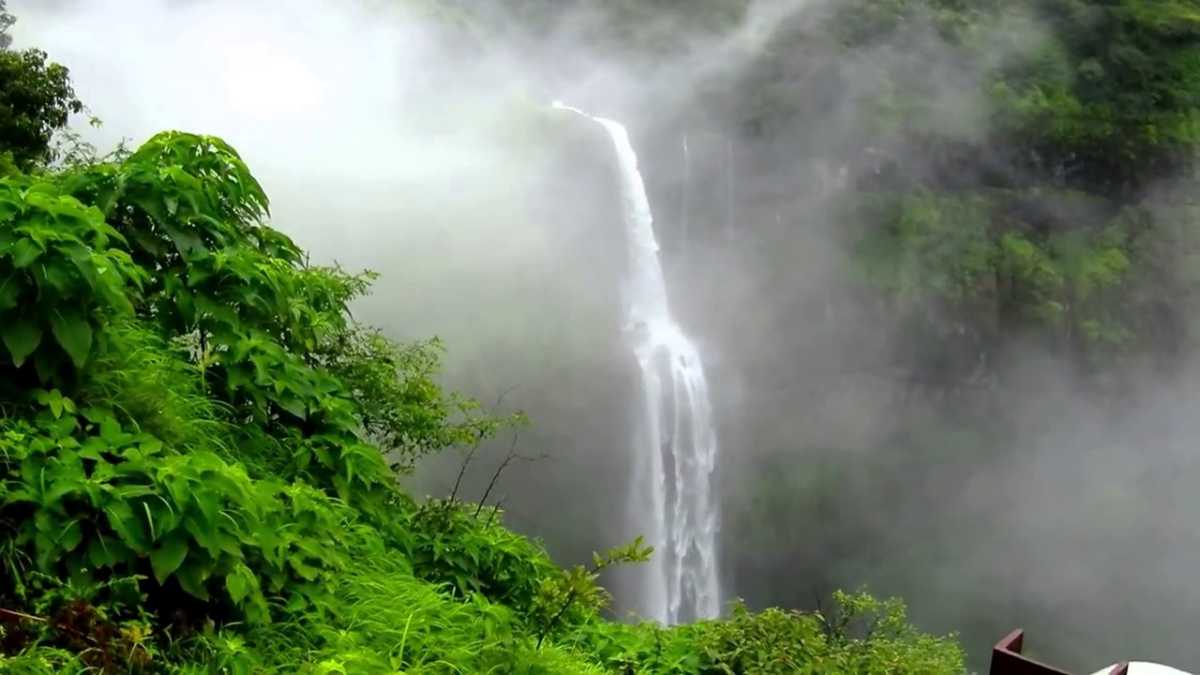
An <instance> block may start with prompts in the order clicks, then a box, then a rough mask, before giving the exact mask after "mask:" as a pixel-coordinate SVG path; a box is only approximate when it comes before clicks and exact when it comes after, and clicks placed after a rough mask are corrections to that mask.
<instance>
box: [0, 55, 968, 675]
mask: <svg viewBox="0 0 1200 675" xmlns="http://www.w3.org/2000/svg"><path fill="white" fill-rule="evenodd" d="M0 98H2V99H3V100H4V101H5V102H6V103H5V105H4V107H3V108H2V109H0V130H2V135H0V150H3V152H4V156H5V157H6V158H7V160H8V161H7V163H6V167H7V168H6V170H5V175H4V177H3V178H2V179H0V343H2V345H3V348H2V349H0V355H2V357H0V569H2V572H0V670H2V671H4V672H14V673H57V672H66V673H77V672H100V673H127V672H176V673H231V674H233V673H236V674H242V673H245V674H250V673H268V672H276V673H546V674H553V675H560V674H568V673H602V672H612V673H793V672H813V673H818V672H819V673H837V672H841V673H892V672H913V673H935V672H944V673H953V672H957V671H959V670H961V666H962V655H961V652H960V650H959V648H958V647H957V646H956V645H955V644H954V643H953V642H951V641H948V640H945V639H941V638H935V637H931V636H927V635H924V634H921V633H918V632H917V631H916V630H915V629H913V628H912V627H910V626H909V625H908V624H907V622H906V619H905V615H904V610H903V607H902V605H900V604H898V603H896V602H879V601H876V600H874V599H872V598H870V597H869V596H866V595H862V594H855V595H839V596H838V597H837V606H836V607H835V608H834V609H832V610H827V611H825V612H823V613H798V612H789V611H782V610H771V611H766V612H763V613H750V612H749V611H747V610H745V609H744V608H741V607H738V606H735V607H733V609H732V613H731V615H730V616H729V618H727V619H724V620H720V621H708V622H702V623H699V624H695V625H688V626H680V627H675V628H662V627H658V626H654V625H632V624H625V623H616V622H613V621H611V620H609V619H608V618H606V617H605V616H604V615H603V609H604V607H605V604H606V598H607V596H606V593H605V592H604V591H603V590H602V589H601V588H599V587H598V586H597V585H596V578H597V573H598V572H599V571H601V570H602V569H604V568H607V567H609V566H611V565H616V564H622V563H631V564H636V563H637V562H639V561H641V560H644V559H645V558H646V557H647V556H649V555H652V552H651V551H650V550H648V549H646V548H645V547H643V546H642V545H641V543H640V542H633V543H632V544H630V545H629V546H626V547H621V548H618V549H614V550H612V551H609V552H607V553H605V554H598V555H597V556H596V557H595V560H594V562H593V564H592V565H591V566H581V567H577V568H572V569H560V568H559V567H557V566H556V565H555V564H554V563H553V562H552V561H551V560H550V559H549V557H548V556H547V554H546V553H545V552H544V550H543V549H542V548H541V547H540V545H539V544H538V543H537V542H534V541H531V540H528V539H526V538H524V537H521V536H519V535H516V534H514V533H513V532H511V531H509V530H507V529H505V527H504V524H503V514H502V513H501V511H500V509H499V508H498V507H496V506H495V505H493V504H489V503H483V502H481V503H470V502H468V501H465V500H464V499H463V496H462V495H457V494H451V495H449V496H447V497H446V498H443V499H432V500H427V501H420V500H415V499H414V498H412V497H411V496H409V495H407V494H405V493H404V492H403V491H402V490H401V489H400V488H399V487H398V485H397V477H398V476H399V475H402V474H404V473H406V472H408V471H410V470H411V468H412V467H413V464H414V462H415V461H416V460H418V459H419V458H421V457H423V456H425V455H428V454H431V453H436V452H439V451H442V450H444V449H447V448H451V447H461V446H471V445H473V444H477V443H479V442H480V441H481V440H484V439H487V438H489V437H491V436H493V435H494V434H496V433H497V432H498V431H500V430H502V429H504V428H506V427H507V426H510V425H512V424H519V423H521V422H522V420H520V419H519V418H516V419H509V418H497V417H494V416H492V415H490V414H489V413H488V412H487V411H486V410H484V409H482V408H481V406H479V404H477V403H476V402H474V401H472V400H470V399H467V398H464V397H461V396H457V395H454V394H450V393H448V392H445V391H443V390H442V389H441V387H440V386H439V384H438V382H437V371H438V363H439V346H438V344H437V343H436V342H426V343H418V344H397V343H394V342H392V341H390V340H389V339H388V338H386V337H385V336H384V335H382V334H381V333H379V332H378V331H375V330H373V329H371V328H370V327H368V326H363V325H360V324H359V323H357V322H356V321H355V320H354V319H353V318H352V317H351V316H350V314H349V312H348V310H347V304H348V303H349V302H350V301H351V300H352V299H354V298H355V297H358V296H360V295H361V294H364V293H367V292H369V286H370V282H371V280H372V279H373V275H371V274H368V273H362V274H354V273H348V272H345V271H343V270H341V269H336V268H327V267H319V266H313V265H311V264H309V262H308V258H307V256H306V254H305V252H304V251H302V250H300V249H299V248H298V247H297V246H296V245H295V244H293V242H292V241H291V240H290V239H289V238H288V237H287V236H285V235H284V234H283V233H281V232H280V231H279V230H277V229H274V228H273V227H272V226H271V225H270V224H269V220H268V214H269V202H268V198H267V195H266V194H264V192H263V190H262V188H261V187H260V185H259V183H258V182H257V181H256V180H255V178H254V176H253V174H252V173H251V171H250V169H249V168H248V167H247V166H246V165H245V163H244V162H243V161H242V159H241V158H240V157H239V155H238V153H237V152H236V151H235V150H234V149H233V148H231V147H229V146H228V145H227V144H225V143H224V142H223V141H221V140H220V139H218V138H215V137H211V136H204V135H197V134H192V133H185V132H179V131H168V132H164V133H161V134H158V135H156V136H155V137H153V138H151V139H150V140H149V141H147V142H145V143H143V144H142V145H140V147H138V148H137V149H136V150H133V151H132V152H125V151H121V152H118V153H117V154H115V155H112V156H107V157H103V158H94V157H89V156H88V153H87V152H86V151H81V150H80V146H79V144H78V142H77V139H76V142H75V144H74V145H72V144H70V143H68V145H67V146H66V147H64V146H62V145H59V144H55V143H54V142H52V139H53V138H55V137H56V134H57V132H60V131H61V130H62V129H63V127H64V125H65V123H66V121H67V115H66V113H67V111H79V110H81V109H82V106H81V104H80V103H79V102H78V101H77V100H76V99H75V95H74V93H73V91H72V90H71V88H70V84H69V81H68V80H67V77H66V71H65V69H63V68H62V67H60V66H57V65H54V64H52V63H51V62H49V61H47V59H46V57H45V55H44V54H41V53H38V52H35V51H26V52H14V51H4V52H0ZM84 150H86V149H84ZM484 499H485V500H486V495H484Z"/></svg>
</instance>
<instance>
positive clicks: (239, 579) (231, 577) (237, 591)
mask: <svg viewBox="0 0 1200 675" xmlns="http://www.w3.org/2000/svg"><path fill="white" fill-rule="evenodd" d="M257 586H258V580H257V579H255V578H254V573H253V572H251V571H250V568H249V567H246V566H245V565H241V564H239V565H238V566H236V567H234V568H233V571H232V572H230V573H229V574H227V575H226V576H225V589H226V590H228V591H229V597H230V598H231V599H232V600H233V602H234V604H236V605H240V604H242V600H244V599H245V598H246V596H247V595H249V594H250V591H251V590H253V589H255V588H256V587H257Z"/></svg>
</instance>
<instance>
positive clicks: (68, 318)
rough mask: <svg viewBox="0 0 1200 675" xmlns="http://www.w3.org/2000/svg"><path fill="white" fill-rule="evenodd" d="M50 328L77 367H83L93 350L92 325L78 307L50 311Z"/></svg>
mask: <svg viewBox="0 0 1200 675" xmlns="http://www.w3.org/2000/svg"><path fill="white" fill-rule="evenodd" d="M50 328H51V330H52V331H53V332H54V337H55V338H56V339H57V340H58V344H59V345H61V346H62V348H63V350H64V351H66V352H67V355H68V356H70V357H71V361H73V362H74V363H75V367H76V368H83V366H84V364H85V363H87V358H88V354H90V353H91V351H92V326H91V324H89V323H88V320H87V318H86V317H84V315H83V314H82V313H81V312H80V311H79V310H77V309H74V308H61V309H56V310H54V311H53V312H51V313H50Z"/></svg>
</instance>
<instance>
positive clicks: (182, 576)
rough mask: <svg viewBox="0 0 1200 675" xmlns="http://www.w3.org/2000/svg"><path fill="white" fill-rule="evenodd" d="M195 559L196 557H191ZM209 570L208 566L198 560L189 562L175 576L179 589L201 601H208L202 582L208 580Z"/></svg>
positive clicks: (205, 588)
mask: <svg viewBox="0 0 1200 675" xmlns="http://www.w3.org/2000/svg"><path fill="white" fill-rule="evenodd" d="M192 557H193V558H195V557H196V556H192ZM210 573H211V570H210V569H209V567H208V565H206V564H204V562H203V561H200V560H190V561H188V564H186V565H183V566H181V567H180V568H179V571H178V572H177V573H176V574H175V578H176V579H177V580H179V585H180V587H182V588H183V590H185V591H187V592H188V594H190V595H193V596H195V597H197V598H200V599H201V600H208V598H209V594H208V588H207V587H206V586H205V584H204V582H205V581H207V580H208V577H209V574H210Z"/></svg>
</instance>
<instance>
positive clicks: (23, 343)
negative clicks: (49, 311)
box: [0, 317, 42, 368]
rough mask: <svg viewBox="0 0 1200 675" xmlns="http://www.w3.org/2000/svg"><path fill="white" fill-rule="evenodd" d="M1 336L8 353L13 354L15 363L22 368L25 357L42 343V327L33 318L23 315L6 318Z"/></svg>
mask: <svg viewBox="0 0 1200 675" xmlns="http://www.w3.org/2000/svg"><path fill="white" fill-rule="evenodd" d="M0 338H2V339H3V340H4V346H6V347H8V353H9V354H11V355H12V360H13V364H14V365H16V366H17V367H18V368H20V367H21V366H22V365H24V363H25V359H27V358H29V355H30V354H32V353H33V351H34V350H35V349H37V348H38V345H39V344H41V343H42V329H41V327H40V326H38V325H37V323H35V322H34V321H33V320H31V319H28V318H25V317H21V318H16V319H6V320H5V321H4V322H3V323H0Z"/></svg>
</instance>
